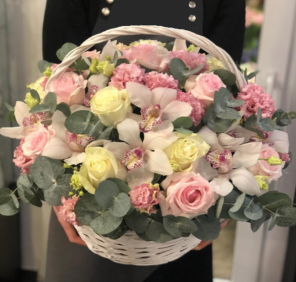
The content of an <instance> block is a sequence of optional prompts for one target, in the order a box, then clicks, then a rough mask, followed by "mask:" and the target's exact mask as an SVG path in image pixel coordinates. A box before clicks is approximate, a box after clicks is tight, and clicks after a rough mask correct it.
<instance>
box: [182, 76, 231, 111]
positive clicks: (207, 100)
mask: <svg viewBox="0 0 296 282" xmlns="http://www.w3.org/2000/svg"><path fill="white" fill-rule="evenodd" d="M221 87H226V85H225V84H224V83H223V82H222V80H221V79H220V77H219V76H218V75H215V74H213V73H203V74H200V75H198V76H191V77H189V78H188V79H187V81H186V84H185V90H186V92H190V93H191V94H192V95H193V96H194V97H195V98H198V99H199V100H203V103H204V104H205V106H206V107H208V106H209V105H210V104H211V103H212V102H213V101H214V94H215V92H216V91H218V90H219V89H220V88H221Z"/></svg>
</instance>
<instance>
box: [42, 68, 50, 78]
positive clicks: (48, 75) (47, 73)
mask: <svg viewBox="0 0 296 282" xmlns="http://www.w3.org/2000/svg"><path fill="white" fill-rule="evenodd" d="M51 73H52V70H51V68H50V67H47V68H46V70H45V71H44V72H43V74H44V75H45V76H46V77H48V78H50V76H51Z"/></svg>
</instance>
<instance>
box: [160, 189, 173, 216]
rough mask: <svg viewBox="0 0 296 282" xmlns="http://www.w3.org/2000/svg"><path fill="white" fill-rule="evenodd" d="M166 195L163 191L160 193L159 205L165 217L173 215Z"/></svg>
mask: <svg viewBox="0 0 296 282" xmlns="http://www.w3.org/2000/svg"><path fill="white" fill-rule="evenodd" d="M165 194H166V193H165V192H164V191H161V192H160V193H159V205H160V210H161V215H162V216H163V217H164V216H167V215H170V214H172V211H171V207H170V205H169V204H168V203H167V201H166V196H165Z"/></svg>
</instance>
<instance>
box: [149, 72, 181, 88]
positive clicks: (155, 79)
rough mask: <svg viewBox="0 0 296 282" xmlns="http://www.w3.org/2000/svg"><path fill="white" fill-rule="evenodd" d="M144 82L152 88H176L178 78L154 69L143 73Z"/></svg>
mask: <svg viewBox="0 0 296 282" xmlns="http://www.w3.org/2000/svg"><path fill="white" fill-rule="evenodd" d="M145 84H146V86H147V87H148V88H149V89H150V90H153V89H155V88H157V87H163V88H172V89H178V80H176V79H174V77H173V76H172V75H168V74H167V73H159V72H156V71H152V72H149V73H147V74H146V75H145Z"/></svg>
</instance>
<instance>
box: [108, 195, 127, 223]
mask: <svg viewBox="0 0 296 282" xmlns="http://www.w3.org/2000/svg"><path fill="white" fill-rule="evenodd" d="M130 207H131V202H130V199H129V196H128V195H127V194H125V193H119V194H118V195H117V197H116V198H115V200H114V204H113V206H112V207H111V208H110V209H109V212H110V213H111V214H112V215H114V216H116V217H123V216H125V215H126V214H127V213H128V211H129V209H130Z"/></svg>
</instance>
